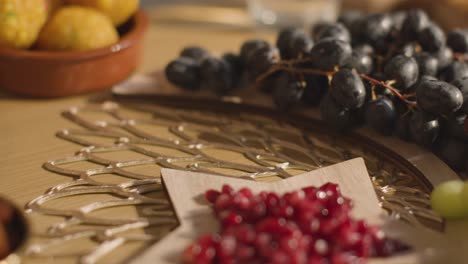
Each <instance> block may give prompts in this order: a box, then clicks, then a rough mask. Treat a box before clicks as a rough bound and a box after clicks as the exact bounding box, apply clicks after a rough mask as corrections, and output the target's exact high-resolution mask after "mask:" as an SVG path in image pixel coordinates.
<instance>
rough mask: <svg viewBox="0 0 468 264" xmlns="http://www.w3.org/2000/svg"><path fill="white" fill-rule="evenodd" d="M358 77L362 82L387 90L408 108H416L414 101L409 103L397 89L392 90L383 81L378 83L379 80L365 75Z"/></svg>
mask: <svg viewBox="0 0 468 264" xmlns="http://www.w3.org/2000/svg"><path fill="white" fill-rule="evenodd" d="M359 76H360V77H361V78H362V79H364V80H367V81H368V82H370V83H371V84H374V85H380V86H382V87H384V88H385V89H387V90H389V91H390V92H391V93H392V94H393V95H395V96H397V97H398V98H400V99H401V100H402V101H403V102H405V103H407V104H408V105H409V106H412V107H414V106H416V105H417V103H416V102H415V101H410V100H408V99H407V98H406V96H404V95H402V94H401V93H400V92H399V91H398V90H397V89H395V88H393V87H392V86H391V85H389V84H388V83H385V82H383V81H379V80H376V79H374V78H372V77H370V76H368V75H365V74H362V73H361V74H359Z"/></svg>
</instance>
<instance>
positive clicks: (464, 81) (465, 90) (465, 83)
mask: <svg viewBox="0 0 468 264" xmlns="http://www.w3.org/2000/svg"><path fill="white" fill-rule="evenodd" d="M452 85H453V86H455V87H457V88H458V89H460V92H461V93H462V96H463V105H462V107H461V109H460V110H461V111H462V112H463V113H465V114H468V77H463V78H461V79H457V80H455V81H453V82H452Z"/></svg>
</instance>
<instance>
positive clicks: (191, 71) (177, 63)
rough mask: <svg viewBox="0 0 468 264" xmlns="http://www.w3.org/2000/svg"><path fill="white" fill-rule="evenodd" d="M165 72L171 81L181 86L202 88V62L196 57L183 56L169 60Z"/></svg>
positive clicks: (193, 88)
mask: <svg viewBox="0 0 468 264" xmlns="http://www.w3.org/2000/svg"><path fill="white" fill-rule="evenodd" d="M165 74H166V78H167V79H168V80H169V81H170V82H171V83H173V84H175V85H177V86H179V87H181V88H184V89H187V90H196V89H198V88H200V84H201V76H200V64H199V63H197V62H196V61H195V60H194V59H191V58H187V57H181V58H177V59H175V60H173V61H171V62H169V64H168V65H167V66H166V69H165Z"/></svg>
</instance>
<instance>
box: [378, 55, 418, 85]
mask: <svg viewBox="0 0 468 264" xmlns="http://www.w3.org/2000/svg"><path fill="white" fill-rule="evenodd" d="M384 73H385V77H386V79H387V80H395V81H396V83H395V84H394V85H393V86H394V87H395V88H398V89H407V88H409V87H410V86H412V85H413V84H415V83H416V81H417V80H418V77H419V68H418V63H417V62H416V60H415V59H413V58H409V57H406V56H404V55H397V56H395V57H393V58H392V59H391V60H390V61H388V62H387V64H385V68H384Z"/></svg>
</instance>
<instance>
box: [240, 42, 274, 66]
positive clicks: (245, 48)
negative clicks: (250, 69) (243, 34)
mask: <svg viewBox="0 0 468 264" xmlns="http://www.w3.org/2000/svg"><path fill="white" fill-rule="evenodd" d="M269 46H270V44H268V42H266V41H264V40H261V39H251V40H247V41H246V42H244V43H243V44H242V46H241V49H240V53H239V55H240V57H241V60H242V61H243V62H244V63H247V61H248V59H249V57H250V55H251V54H253V53H254V52H255V51H257V50H258V49H260V48H263V47H269Z"/></svg>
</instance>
